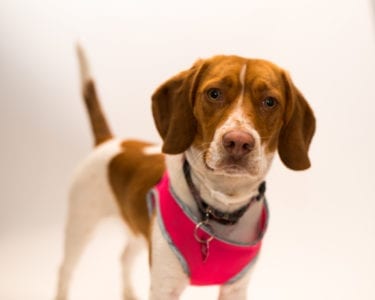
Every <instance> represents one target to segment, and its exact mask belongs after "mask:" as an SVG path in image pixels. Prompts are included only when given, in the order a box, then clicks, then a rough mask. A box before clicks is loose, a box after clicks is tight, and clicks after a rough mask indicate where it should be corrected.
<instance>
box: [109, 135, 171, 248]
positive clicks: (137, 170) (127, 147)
mask: <svg viewBox="0 0 375 300" xmlns="http://www.w3.org/2000/svg"><path fill="white" fill-rule="evenodd" d="M121 146H122V148H123V149H124V151H123V152H122V153H120V154H118V155H117V156H115V157H114V158H113V159H112V160H111V162H110V164H109V166H108V176H109V181H110V185H111V187H112V189H113V192H114V194H115V196H116V200H117V204H118V205H119V208H120V211H121V214H122V216H123V218H124V219H125V221H126V223H127V224H128V226H129V227H130V228H131V230H132V231H133V233H134V234H136V235H139V234H141V235H143V236H144V237H145V238H146V239H147V240H148V241H149V238H150V218H149V215H148V210H147V203H146V195H147V192H148V191H149V190H150V189H151V188H152V187H153V186H154V185H155V184H156V183H157V182H158V181H159V180H160V178H161V176H162V175H163V172H164V170H165V163H164V156H163V155H162V154H155V155H146V154H144V153H143V150H144V148H146V147H148V146H151V144H149V143H145V142H141V141H135V140H129V141H124V142H123V143H122V144H121Z"/></svg>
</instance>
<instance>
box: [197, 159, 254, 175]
mask: <svg viewBox="0 0 375 300" xmlns="http://www.w3.org/2000/svg"><path fill="white" fill-rule="evenodd" d="M203 163H204V166H205V167H206V169H207V170H208V171H210V172H215V173H224V174H227V175H230V176H243V175H254V170H255V169H256V167H255V165H252V164H250V163H249V161H248V160H247V159H240V160H237V159H233V158H232V157H226V158H223V159H221V160H220V161H219V162H218V163H216V164H215V166H211V165H210V163H209V161H208V160H207V156H206V155H204V156H203Z"/></svg>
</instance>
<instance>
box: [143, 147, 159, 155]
mask: <svg viewBox="0 0 375 300" xmlns="http://www.w3.org/2000/svg"><path fill="white" fill-rule="evenodd" d="M143 153H144V154H146V155H155V154H160V153H161V146H160V145H152V146H148V147H145V148H144V149H143Z"/></svg>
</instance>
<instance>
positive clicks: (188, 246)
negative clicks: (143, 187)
mask: <svg viewBox="0 0 375 300" xmlns="http://www.w3.org/2000/svg"><path fill="white" fill-rule="evenodd" d="M148 205H149V208H150V211H152V210H153V208H156V213H157V219H158V223H159V226H160V229H161V231H162V233H163V235H164V238H165V239H166V240H167V242H168V244H169V245H170V246H171V248H172V250H173V251H174V253H175V254H176V255H177V257H178V259H179V261H180V263H181V264H182V267H183V269H184V271H185V272H186V274H187V275H188V276H189V277H190V283H191V284H192V285H214V284H224V283H232V282H234V281H236V280H237V279H239V278H240V277H241V275H243V274H244V273H245V272H246V271H247V270H248V269H249V268H250V267H251V266H252V264H253V263H254V262H255V259H256V257H257V255H258V252H259V250H260V247H261V238H262V236H263V234H264V232H265V230H266V226H267V219H268V210H267V204H266V202H265V205H264V208H263V212H262V216H261V219H260V234H259V238H258V240H257V241H256V242H254V243H253V244H237V243H233V242H229V241H225V240H224V239H222V238H219V237H217V236H215V235H214V236H212V235H211V234H209V231H208V230H207V228H205V226H204V225H203V226H199V228H198V229H197V228H196V227H197V223H198V222H199V221H198V220H196V218H195V217H194V216H193V214H192V213H191V211H190V209H189V208H188V207H187V206H186V205H185V204H184V203H183V202H182V201H181V200H179V199H178V198H177V197H176V196H175V195H173V190H172V189H171V187H170V185H169V177H168V174H167V173H165V174H164V176H163V178H162V179H161V181H160V182H159V183H158V184H157V185H156V186H155V187H154V188H153V189H152V190H151V192H150V194H149V197H148ZM194 234H196V235H198V236H199V239H201V240H207V239H211V238H212V240H211V241H210V243H209V254H208V255H207V258H206V260H204V259H203V257H202V255H201V253H202V244H201V243H200V242H198V241H197V238H196V237H195V236H194Z"/></svg>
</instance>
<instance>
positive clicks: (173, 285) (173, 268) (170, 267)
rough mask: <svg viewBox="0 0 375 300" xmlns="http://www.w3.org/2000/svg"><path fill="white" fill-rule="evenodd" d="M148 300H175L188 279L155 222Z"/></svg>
mask: <svg viewBox="0 0 375 300" xmlns="http://www.w3.org/2000/svg"><path fill="white" fill-rule="evenodd" d="M151 259H152V260H151V289H150V297H149V298H150V300H177V299H179V297H180V295H181V293H182V292H183V290H184V289H185V287H186V286H187V285H188V284H189V278H188V276H187V275H186V274H185V272H184V270H183V268H182V266H181V263H180V262H179V260H178V258H177V256H176V254H175V253H173V251H172V249H171V247H170V245H168V242H167V241H166V239H165V238H164V237H163V234H162V232H161V230H160V228H159V226H158V224H157V222H156V224H154V226H153V230H152V246H151Z"/></svg>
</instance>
